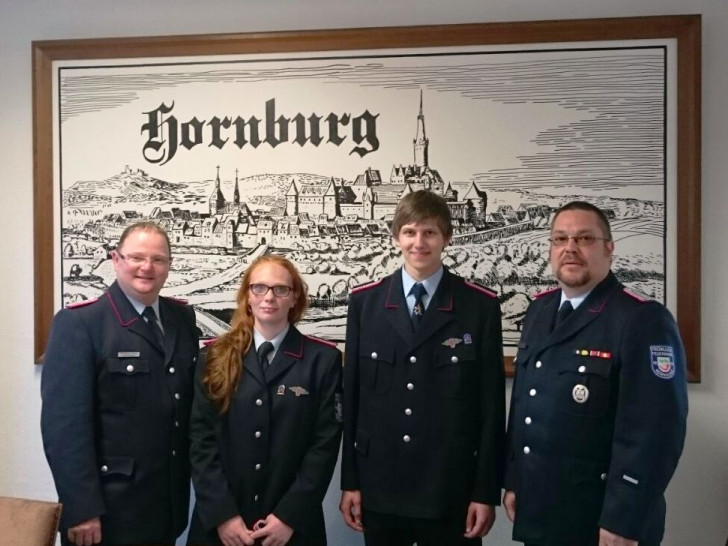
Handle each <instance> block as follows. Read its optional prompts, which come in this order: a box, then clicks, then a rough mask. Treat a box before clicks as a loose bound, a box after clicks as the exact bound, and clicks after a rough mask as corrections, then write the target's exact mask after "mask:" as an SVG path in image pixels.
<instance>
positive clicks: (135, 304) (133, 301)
mask: <svg viewBox="0 0 728 546" xmlns="http://www.w3.org/2000/svg"><path fill="white" fill-rule="evenodd" d="M122 292H123V293H124V295H125V296H126V299H128V300H129V303H131V305H132V307H134V310H135V311H136V312H137V313H139V314H140V315H141V314H142V312H143V311H144V309H146V308H147V307H151V308H152V309H154V312H155V313H156V315H157V320H160V314H159V298H157V299H156V300H154V303H152V305H144V304H143V303H142V302H140V301H139V300H136V299H134V298H132V297H131V296H130V295H129V294H127V293H126V292H124V291H123V290H122Z"/></svg>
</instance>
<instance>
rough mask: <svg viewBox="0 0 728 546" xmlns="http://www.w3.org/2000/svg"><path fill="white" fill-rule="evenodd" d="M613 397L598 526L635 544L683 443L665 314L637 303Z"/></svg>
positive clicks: (671, 334) (675, 341)
mask: <svg viewBox="0 0 728 546" xmlns="http://www.w3.org/2000/svg"><path fill="white" fill-rule="evenodd" d="M619 359H620V363H621V370H620V377H619V395H618V396H619V398H618V403H617V414H616V421H615V429H614V439H613V443H612V460H611V464H610V468H609V477H608V480H607V488H606V493H605V497H604V506H603V509H602V514H601V518H600V522H599V524H600V526H601V527H603V528H605V529H607V530H609V531H612V532H613V533H616V534H618V535H621V536H624V537H628V538H634V539H639V538H641V535H642V525H644V522H645V521H648V518H647V517H646V516H647V514H648V513H649V511H651V510H654V509H655V507H656V506H660V505H661V503H663V502H664V501H663V494H664V492H665V489H666V487H667V484H668V483H669V481H670V479H671V478H672V475H673V473H674V471H675V467H676V466H677V462H678V459H679V458H680V454H681V453H682V449H683V444H684V441H685V422H686V418H687V411H688V402H687V379H686V366H685V351H684V349H683V345H682V342H681V340H680V335H679V333H678V329H677V325H676V324H675V321H674V320H673V318H672V316H671V315H670V313H669V312H668V311H667V309H665V308H664V307H663V306H662V305H660V304H657V303H648V304H643V305H642V306H641V307H640V308H639V309H638V310H637V312H635V313H633V316H632V317H630V319H629V322H628V324H626V327H625V334H624V341H623V343H622V344H621V347H620V354H619Z"/></svg>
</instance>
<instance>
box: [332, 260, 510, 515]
mask: <svg viewBox="0 0 728 546" xmlns="http://www.w3.org/2000/svg"><path fill="white" fill-rule="evenodd" d="M347 320H348V322H347V334H346V359H345V360H346V361H345V365H344V442H343V446H344V447H343V457H342V477H341V488H342V489H344V490H361V493H362V503H363V504H364V506H365V507H366V508H367V509H368V510H372V511H375V512H378V513H382V514H392V515H396V516H404V517H415V518H442V517H451V518H452V517H454V518H457V519H459V518H461V517H462V518H463V519H462V521H463V523H464V521H465V514H466V511H467V507H468V504H469V503H470V502H471V501H475V502H480V503H485V504H492V505H496V504H498V503H499V497H500V487H501V484H502V472H501V471H502V460H501V459H500V457H502V456H503V453H504V445H505V444H504V429H505V392H504V391H505V386H504V372H503V351H502V339H501V316H500V306H499V303H498V298H497V297H496V295H495V294H494V293H492V292H490V291H489V290H487V289H485V288H483V287H481V286H478V285H475V284H472V283H469V282H468V281H466V280H464V279H463V278H461V277H458V276H457V275H453V274H452V273H450V272H449V271H447V270H445V271H444V274H443V276H442V279H441V281H440V284H439V286H438V287H437V290H436V291H435V294H433V295H432V298H431V300H430V303H429V305H428V307H427V310H426V311H425V313H424V316H423V318H422V322H421V323H420V325H419V327H418V328H417V332H416V333H415V331H414V329H413V327H412V323H411V320H410V317H409V314H408V308H407V303H406V300H405V296H404V293H403V290H402V272H401V270H397V271H396V272H395V273H394V274H392V275H390V276H388V277H386V278H384V279H382V280H380V281H377V282H374V283H371V284H369V285H364V286H362V287H359V288H357V289H354V291H353V293H352V295H351V299H350V302H349V315H348V319H347Z"/></svg>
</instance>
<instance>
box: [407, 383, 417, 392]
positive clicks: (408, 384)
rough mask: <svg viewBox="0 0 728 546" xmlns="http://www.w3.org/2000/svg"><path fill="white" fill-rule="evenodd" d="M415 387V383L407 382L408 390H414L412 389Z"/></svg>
mask: <svg viewBox="0 0 728 546" xmlns="http://www.w3.org/2000/svg"><path fill="white" fill-rule="evenodd" d="M414 388H415V386H414V384H413V383H407V390H408V391H411V390H412V389H414Z"/></svg>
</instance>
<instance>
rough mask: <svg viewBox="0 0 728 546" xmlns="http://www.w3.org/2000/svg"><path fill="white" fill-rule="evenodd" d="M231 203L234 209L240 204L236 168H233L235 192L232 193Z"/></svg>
mask: <svg viewBox="0 0 728 546" xmlns="http://www.w3.org/2000/svg"><path fill="white" fill-rule="evenodd" d="M233 204H234V205H235V210H237V209H238V206H240V190H239V189H238V170H237V169H235V193H234V194H233Z"/></svg>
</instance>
